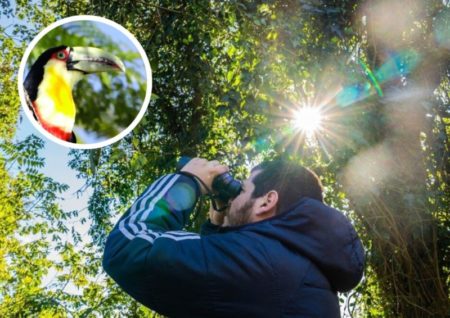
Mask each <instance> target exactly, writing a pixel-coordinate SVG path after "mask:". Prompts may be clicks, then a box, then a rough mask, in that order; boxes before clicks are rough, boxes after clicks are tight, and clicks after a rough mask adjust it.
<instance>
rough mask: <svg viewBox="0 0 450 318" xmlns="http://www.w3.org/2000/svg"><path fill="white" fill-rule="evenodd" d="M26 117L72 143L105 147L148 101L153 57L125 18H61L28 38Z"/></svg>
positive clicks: (23, 87)
mask: <svg viewBox="0 0 450 318" xmlns="http://www.w3.org/2000/svg"><path fill="white" fill-rule="evenodd" d="M18 79H19V95H20V99H21V102H22V105H23V107H24V110H25V113H26V114H27V117H28V118H29V119H30V120H31V122H32V123H33V124H34V126H35V127H36V128H37V129H38V130H39V131H40V132H41V133H42V134H44V135H45V136H46V137H48V138H49V139H51V140H53V141H54V142H57V143H59V144H62V145H64V146H67V147H71V148H78V149H93V148H99V147H103V146H107V145H109V144H111V143H113V142H116V141H118V140H119V139H121V138H122V137H124V136H125V135H126V134H128V133H129V132H130V131H131V130H132V129H133V128H134V127H135V126H136V125H137V124H138V123H139V121H140V120H141V118H142V116H143V115H144V113H145V111H146V108H147V105H148V103H149V101H150V95H151V88H152V75H151V69H150V63H149V62H148V58H147V56H146V54H145V51H144V49H143V48H142V46H141V45H140V43H139V42H138V41H137V40H136V39H135V38H134V36H133V35H131V33H130V32H128V31H127V30H126V29H124V28H123V27H122V26H120V25H119V24H117V23H115V22H113V21H110V20H107V19H104V18H100V17H95V16H75V17H70V18H66V19H62V20H59V21H57V22H55V23H53V24H52V25H50V26H49V27H47V28H46V29H44V30H43V31H42V32H40V33H39V34H38V35H37V37H36V38H35V39H33V41H32V42H31V43H30V45H29V46H28V48H27V50H26V51H25V54H24V56H23V58H22V61H21V64H20V69H19V76H18Z"/></svg>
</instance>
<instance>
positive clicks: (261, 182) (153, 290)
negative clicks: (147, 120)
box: [103, 158, 364, 317]
mask: <svg viewBox="0 0 450 318" xmlns="http://www.w3.org/2000/svg"><path fill="white" fill-rule="evenodd" d="M227 171H228V167H226V166H224V165H221V164H219V163H218V162H217V161H207V160H205V159H200V158H195V159H192V160H191V161H190V162H189V163H188V164H186V165H185V166H184V167H183V169H182V171H181V173H180V174H172V175H168V176H164V177H162V178H160V179H159V180H158V181H156V182H155V183H154V184H152V185H151V186H150V187H149V188H148V189H147V190H146V191H145V192H144V193H143V194H142V195H141V196H140V197H139V198H138V199H137V201H136V202H135V203H134V204H133V205H132V206H131V208H130V209H129V210H128V211H127V213H126V214H125V215H124V216H123V217H122V218H121V219H120V220H119V222H118V224H117V225H116V226H115V228H114V229H113V231H112V232H111V234H110V236H109V238H108V240H107V243H106V248H105V255H104V260H103V266H104V268H105V270H106V272H107V273H108V274H109V275H110V276H111V277H112V278H113V279H114V280H115V281H116V282H117V283H118V284H119V285H120V286H121V287H122V288H123V289H124V290H125V291H126V292H127V293H129V294H130V295H131V296H132V297H133V298H135V299H136V300H138V301H139V302H141V303H142V304H144V305H145V306H148V307H149V308H151V309H153V310H156V311H157V312H159V313H161V314H164V315H167V316H169V317H339V303H338V298H337V295H336V292H337V291H341V292H342V291H348V290H350V289H352V288H353V287H355V286H356V285H357V284H358V282H359V280H360V279H361V276H362V272H363V259H364V251H363V248H362V245H361V243H360V240H359V239H358V237H357V234H356V233H355V230H354V229H353V227H352V225H351V223H350V222H349V221H348V220H347V218H346V217H345V216H344V215H343V214H341V213H340V212H339V211H337V210H335V209H333V208H331V207H328V206H326V205H324V204H323V203H322V199H323V198H322V186H321V184H320V181H319V179H318V178H317V176H316V175H315V174H314V173H312V172H311V171H310V170H308V169H305V168H303V167H301V166H298V165H296V164H293V163H289V162H286V161H281V160H278V161H273V162H265V163H263V164H261V165H259V166H257V167H255V168H254V169H253V170H252V173H251V176H250V178H248V179H247V180H245V181H244V182H243V184H242V191H241V193H240V194H239V195H238V196H237V197H236V198H235V199H234V200H232V201H231V205H230V207H229V209H228V210H227V211H225V212H224V213H222V214H221V213H219V212H216V211H210V220H209V221H208V222H207V223H206V224H205V225H204V226H203V228H202V233H201V235H198V234H195V233H188V232H185V231H182V228H183V226H184V225H185V224H186V222H187V221H188V219H189V214H190V212H191V211H192V209H193V207H194V206H195V203H196V200H197V199H198V197H199V196H200V195H201V194H202V193H203V194H204V193H206V191H207V189H211V185H212V180H213V179H214V178H215V177H216V176H218V175H220V174H222V173H225V172H227ZM193 176H195V177H193Z"/></svg>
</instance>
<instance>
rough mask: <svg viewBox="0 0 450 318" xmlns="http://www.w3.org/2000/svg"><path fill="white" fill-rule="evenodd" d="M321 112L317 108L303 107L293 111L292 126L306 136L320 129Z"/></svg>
mask: <svg viewBox="0 0 450 318" xmlns="http://www.w3.org/2000/svg"><path fill="white" fill-rule="evenodd" d="M321 123H322V114H321V112H320V110H319V109H318V108H313V107H303V108H301V109H299V110H298V111H296V112H295V113H294V126H295V127H296V128H297V129H299V130H301V131H302V132H304V133H305V134H306V135H307V136H311V135H313V134H314V133H315V132H316V131H318V130H320V128H321Z"/></svg>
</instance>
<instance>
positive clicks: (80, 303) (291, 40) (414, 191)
mask: <svg viewBox="0 0 450 318" xmlns="http://www.w3.org/2000/svg"><path fill="white" fill-rule="evenodd" d="M0 4H1V8H2V9H1V14H2V24H1V29H0V46H1V48H2V55H0V67H1V70H2V77H1V81H0V87H1V89H0V116H1V117H0V118H1V125H0V135H1V137H2V151H1V152H0V154H1V165H0V168H1V169H0V174H1V178H2V182H1V183H0V201H1V202H0V203H1V204H0V207H1V208H0V246H1V249H0V254H2V258H1V259H0V299H1V300H2V301H1V305H0V316H5V317H8V316H18V315H22V316H40V317H47V316H58V317H66V316H76V317H78V316H79V317H90V316H94V317H95V316H97V317H110V316H133V317H134V316H138V317H154V316H157V314H156V313H154V312H152V311H150V310H149V309H146V308H143V307H142V306H140V305H139V304H138V303H136V302H134V301H132V300H131V299H130V298H129V297H128V296H127V295H125V294H124V293H122V291H121V290H120V289H119V288H118V287H117V286H116V285H115V284H114V283H113V282H112V281H111V280H110V279H108V278H107V277H106V275H105V274H104V273H103V271H102V269H101V266H100V265H101V255H102V250H103V244H104V242H105V238H106V235H107V233H108V232H109V231H110V229H111V227H112V226H113V224H114V221H115V220H117V218H118V217H119V215H121V214H122V213H123V212H124V211H125V210H126V208H127V207H128V206H129V205H130V204H131V202H132V201H133V200H134V199H135V198H136V197H137V196H138V195H139V193H140V192H141V191H143V189H144V188H145V187H146V186H147V185H148V184H149V183H150V182H151V180H154V179H155V178H156V177H158V176H160V175H161V174H163V173H167V172H171V171H173V170H174V167H175V162H176V160H177V158H178V156H179V155H181V154H185V155H190V156H193V155H199V156H203V157H205V158H209V159H212V158H215V159H219V160H221V161H222V162H224V163H226V164H229V165H230V166H231V169H232V173H233V174H234V175H235V176H236V177H238V178H241V177H243V176H244V175H245V174H246V173H247V172H248V169H249V167H251V166H252V165H253V164H254V163H257V162H260V161H261V160H262V159H263V158H266V157H272V156H277V155H282V156H287V157H291V158H293V159H295V160H298V161H299V162H300V163H302V164H304V165H306V166H308V167H311V168H313V170H315V171H316V172H317V173H318V174H319V175H320V176H321V179H322V182H323V183H324V185H325V187H326V202H327V203H328V204H330V205H332V206H334V207H336V208H339V209H341V210H342V211H344V213H345V214H346V215H347V216H349V217H350V218H351V220H352V222H354V224H355V226H356V227H357V230H358V233H359V235H360V236H361V238H362V239H363V241H364V245H365V247H366V251H367V252H366V253H367V264H366V272H365V277H364V279H363V281H362V283H361V284H360V285H359V286H358V287H357V288H356V289H355V290H353V291H351V292H350V293H348V294H344V295H340V300H341V307H342V308H343V312H344V315H345V316H346V317H349V316H351V317H444V316H447V314H448V313H449V308H450V305H449V297H448V289H449V284H450V279H449V271H450V251H449V246H450V237H449V233H450V231H449V229H450V216H449V210H450V209H449V198H450V193H449V184H450V182H449V172H450V161H449V157H448V151H449V138H448V136H449V133H450V128H449V123H450V119H449V117H450V111H449V94H450V93H449V92H450V89H449V88H450V87H449V85H450V83H449V63H448V61H449V41H448V39H449V38H450V37H449V36H448V31H446V30H448V29H449V28H448V23H449V22H448V21H449V19H446V17H448V15H449V14H448V12H449V3H448V1H437V0H430V1H415V0H398V1H395V2H393V1H383V0H377V1H356V0H344V1H342V0H341V1H333V0H332V1H321V0H310V1H308V0H299V1H293V0H292V1H270V2H260V1H245V2H243V1H234V0H230V1H224V2H218V1H206V0H204V1H190V2H185V1H175V2H174V1H164V0H160V1H152V2H146V1H109V2H105V1H89V2H87V1H78V2H65V1H42V2H41V1H37V2H31V3H29V2H25V1H17V2H15V3H11V2H10V1H6V0H0ZM75 14H94V15H99V16H104V17H106V18H109V19H111V20H113V21H115V22H117V23H119V24H121V25H123V26H124V27H125V28H127V29H128V30H130V31H132V32H133V34H134V35H135V36H136V38H137V39H138V40H139V41H140V43H142V45H143V47H144V49H145V50H146V52H147V55H148V56H149V58H150V63H151V66H152V70H153V77H154V82H153V87H154V89H153V93H154V96H153V99H152V100H151V102H150V105H149V110H148V111H147V113H146V115H145V116H144V118H143V120H142V121H141V123H140V124H139V125H138V126H137V127H136V128H135V129H134V130H133V132H132V133H130V134H129V135H127V136H126V137H125V138H124V139H123V140H122V141H120V142H118V143H116V144H114V145H112V146H109V147H105V148H102V149H98V150H85V151H78V150H77V151H76V150H73V151H71V152H70V155H69V157H70V162H69V165H70V168H71V169H73V171H75V172H76V174H77V176H78V177H79V179H80V180H81V181H82V182H83V184H84V186H82V187H81V189H79V193H82V192H85V193H87V192H88V193H89V194H90V195H89V201H88V209H87V211H78V210H75V211H66V209H62V208H61V204H60V201H59V200H58V197H60V196H61V195H62V194H63V193H64V191H65V190H66V189H67V185H64V184H61V183H58V182H56V181H55V180H53V179H51V178H49V177H47V176H46V175H45V174H43V173H42V172H41V171H42V169H43V167H44V165H45V160H44V158H43V156H42V153H43V152H44V153H45V149H48V147H49V146H48V145H46V146H44V142H43V141H42V140H41V139H40V138H39V137H36V136H29V137H26V138H25V139H23V140H17V139H15V138H14V135H15V131H16V127H17V124H18V118H19V117H20V116H19V111H18V109H19V100H18V97H17V91H16V85H15V80H16V75H17V68H18V63H19V59H20V57H21V55H22V53H23V51H24V49H25V47H26V45H27V43H28V42H29V41H30V40H31V38H32V37H33V36H34V35H35V34H36V33H37V31H38V30H40V29H42V28H43V27H45V26H47V25H49V24H50V23H51V22H53V21H55V20H56V19H58V18H61V17H66V16H71V15H75ZM4 18H5V19H6V20H8V21H10V23H8V24H6V23H5V24H3V21H6V20H4ZM446 32H447V33H446ZM411 50H412V51H413V52H414V55H415V56H417V57H418V61H417V65H416V66H415V67H414V68H413V69H411V70H410V71H406V70H405V68H404V67H403V66H404V65H405V63H406V64H408V63H409V62H407V58H402V59H401V60H400V62H399V63H394V64H395V65H397V66H396V68H395V69H396V71H395V72H394V73H393V74H394V76H393V77H392V78H391V79H390V80H389V81H381V80H380V83H381V87H382V90H383V96H380V95H379V94H377V93H376V92H375V90H374V89H373V87H371V86H370V82H369V80H368V79H367V74H366V73H367V72H364V70H363V71H362V69H363V68H362V67H361V65H366V66H367V67H368V69H370V70H372V71H373V72H375V73H377V71H379V70H382V69H383V67H385V66H386V65H392V63H391V62H392V61H397V60H396V58H394V56H396V54H397V55H398V54H400V53H402V52H410V51H411ZM389 63H390V64H389ZM402 65H403V66H402ZM379 74H381V73H379ZM367 83H369V86H367ZM352 87H353V88H352ZM365 87H368V88H367V89H366V88H365ZM340 92H353V94H345V95H344V97H345V100H346V99H349V100H346V102H345V103H344V104H342V103H340V102H339V100H342V95H339V94H342V93H340ZM337 96H340V97H341V99H338V98H337ZM360 97H361V98H360ZM299 105H324V108H323V111H324V115H325V118H326V120H325V122H324V126H326V129H324V131H322V132H321V134H320V136H317V138H316V139H312V140H308V139H307V138H305V137H304V136H302V135H301V134H298V133H296V132H295V131H293V130H292V129H290V128H289V127H290V126H289V124H288V123H289V121H290V119H291V115H292V114H291V113H292V110H293V109H296V108H297V107H299ZM344 106H345V107H344ZM19 124H20V120H19ZM22 125H23V123H22ZM47 155H48V156H51V155H55V154H47ZM204 218H205V210H204V209H203V210H202V211H201V212H200V215H199V217H198V218H197V219H196V220H193V224H192V228H190V229H191V230H192V229H196V228H198V226H199V224H200V223H201V222H202V221H203V220H204ZM83 224H84V225H86V224H88V226H87V232H83V231H81V230H80V227H81V226H82V225H83ZM49 273H54V275H53V276H54V278H53V279H52V280H51V281H49V280H48V279H47V277H48V275H49Z"/></svg>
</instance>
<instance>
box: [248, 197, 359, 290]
mask: <svg viewBox="0 0 450 318" xmlns="http://www.w3.org/2000/svg"><path fill="white" fill-rule="evenodd" d="M256 225H257V226H256ZM244 228H248V229H250V228H251V230H252V231H255V232H259V233H260V234H262V235H264V236H266V237H267V236H268V237H272V238H273V239H276V240H278V241H279V242H281V244H283V245H285V246H287V247H288V248H290V249H291V250H294V251H297V252H298V253H299V254H301V255H304V256H305V257H306V258H308V259H309V260H311V261H312V262H313V263H314V264H315V265H316V266H317V267H318V268H319V269H320V270H321V272H322V273H323V274H324V275H325V276H326V277H327V279H328V281H329V282H330V285H331V286H332V288H333V289H334V290H335V291H339V292H345V291H348V290H350V289H352V288H354V287H355V286H356V285H357V284H358V283H359V281H360V280H361V278H362V275H363V269H364V249H363V246H362V244H361V241H360V239H359V238H358V235H357V234H356V232H355V229H354V228H353V226H352V224H351V223H350V221H349V220H348V219H347V217H346V216H345V215H344V214H342V213H341V212H339V211H338V210H336V209H333V208H331V207H329V206H327V205H325V204H323V203H322V202H320V201H317V200H314V199H310V198H302V199H301V200H300V201H299V202H298V203H297V204H295V205H294V206H293V208H291V209H289V210H288V211H287V212H284V213H282V214H279V215H277V216H275V217H273V218H270V219H267V220H264V221H262V222H258V223H253V224H248V225H246V226H244V227H243V228H242V229H243V230H244Z"/></svg>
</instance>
